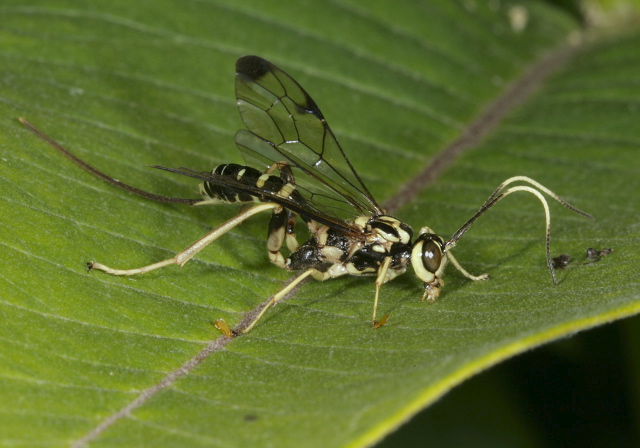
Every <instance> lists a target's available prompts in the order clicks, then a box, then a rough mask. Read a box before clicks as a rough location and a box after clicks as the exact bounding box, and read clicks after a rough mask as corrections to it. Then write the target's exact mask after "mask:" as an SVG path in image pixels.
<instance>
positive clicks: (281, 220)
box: [264, 161, 300, 268]
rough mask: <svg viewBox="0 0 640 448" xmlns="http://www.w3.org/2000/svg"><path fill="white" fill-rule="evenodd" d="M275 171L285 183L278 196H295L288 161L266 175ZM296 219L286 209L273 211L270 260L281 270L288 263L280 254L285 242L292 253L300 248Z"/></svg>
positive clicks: (268, 246) (268, 170) (268, 242)
mask: <svg viewBox="0 0 640 448" xmlns="http://www.w3.org/2000/svg"><path fill="white" fill-rule="evenodd" d="M275 170H278V171H280V177H281V178H282V180H283V181H284V182H285V184H284V186H283V187H282V190H280V191H279V192H278V194H280V195H282V196H285V197H288V196H290V195H292V194H294V191H295V177H294V176H293V172H292V171H291V167H290V165H289V163H288V162H286V161H282V162H277V163H274V164H272V165H271V166H270V167H269V168H267V170H266V171H265V172H264V173H265V174H271V173H273V172H274V171H275ZM296 218H297V216H296V214H295V213H293V212H291V211H290V210H286V209H285V208H280V209H275V210H274V211H273V215H272V216H271V220H270V221H269V234H268V236H267V250H268V251H269V260H271V262H272V263H274V264H275V265H277V266H280V267H281V268H284V267H285V263H286V262H285V259H284V256H283V255H282V253H280V249H281V248H282V245H283V244H284V242H285V241H286V243H287V248H288V249H289V251H291V252H295V251H296V250H297V249H298V247H299V246H300V245H299V243H298V240H297V238H296V234H295V225H296Z"/></svg>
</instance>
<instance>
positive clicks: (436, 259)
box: [411, 227, 447, 284]
mask: <svg viewBox="0 0 640 448" xmlns="http://www.w3.org/2000/svg"><path fill="white" fill-rule="evenodd" d="M444 244H445V243H444V239H443V238H442V237H441V236H438V235H436V234H435V233H433V231H432V230H431V229H430V228H428V227H423V228H422V230H420V234H419V235H418V238H417V239H416V241H415V242H414V243H413V248H412V249H411V265H412V266H413V270H414V271H415V273H416V275H417V276H418V278H419V279H420V280H422V281H423V282H425V284H426V283H433V282H437V281H438V279H439V278H440V277H441V276H442V272H443V271H444V267H445V265H446V264H447V254H446V253H445V251H444Z"/></svg>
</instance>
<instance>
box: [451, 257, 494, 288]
mask: <svg viewBox="0 0 640 448" xmlns="http://www.w3.org/2000/svg"><path fill="white" fill-rule="evenodd" d="M447 258H448V259H449V260H451V264H453V265H454V266H455V267H456V269H457V270H458V271H460V272H461V273H462V275H464V276H465V277H467V278H468V279H471V280H473V281H478V280H486V279H488V278H489V274H480V275H472V274H470V273H469V272H468V271H467V270H466V269H465V268H463V267H462V266H460V263H458V260H456V258H455V257H454V256H453V254H452V253H451V252H447Z"/></svg>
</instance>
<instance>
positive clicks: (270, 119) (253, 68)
mask: <svg viewBox="0 0 640 448" xmlns="http://www.w3.org/2000/svg"><path fill="white" fill-rule="evenodd" d="M236 97H237V101H238V109H239V110H240V115H241V117H242V120H243V121H244V124H245V126H246V127H247V130H244V129H243V130H240V131H238V132H237V133H236V144H237V145H238V147H239V148H240V150H241V151H242V153H243V155H244V157H245V159H246V162H247V163H248V164H249V165H252V166H254V167H256V168H259V169H261V170H264V169H266V168H268V167H269V166H271V165H272V164H273V163H276V162H282V161H286V162H287V163H288V164H290V165H291V167H292V171H293V173H294V176H295V181H296V185H298V186H299V188H300V191H301V193H302V194H303V195H305V198H306V200H308V201H309V202H310V203H312V204H314V206H316V207H318V208H319V209H322V210H323V211H324V212H325V213H327V214H329V215H332V216H340V217H345V216H348V217H353V215H354V214H372V215H379V214H382V213H383V212H382V210H381V208H380V207H379V206H378V204H377V203H376V201H375V200H374V199H373V197H372V196H371V194H370V193H369V191H368V190H367V188H366V187H365V185H364V183H363V182H362V180H361V179H360V176H358V174H357V173H356V172H355V170H354V169H353V167H352V166H351V163H350V162H349V160H348V159H347V157H346V156H345V154H344V152H343V151H342V148H341V147H340V145H339V144H338V141H337V140H336V138H335V135H334V134H333V132H332V131H331V129H330V128H329V126H328V125H327V123H326V121H325V119H324V116H323V115H322V112H321V111H320V109H319V108H318V106H317V105H316V103H315V102H314V101H313V99H312V98H311V97H310V96H309V95H308V94H307V92H305V90H304V89H303V88H302V87H301V86H300V85H299V84H298V83H297V82H296V81H295V80H294V79H293V78H291V77H290V76H289V75H287V74H286V73H285V72H284V71H282V70H280V69H279V68H278V67H276V66H275V65H273V64H271V63H270V62H268V61H266V60H264V59H262V58H259V57H257V56H245V57H242V58H240V59H238V62H237V63H236Z"/></svg>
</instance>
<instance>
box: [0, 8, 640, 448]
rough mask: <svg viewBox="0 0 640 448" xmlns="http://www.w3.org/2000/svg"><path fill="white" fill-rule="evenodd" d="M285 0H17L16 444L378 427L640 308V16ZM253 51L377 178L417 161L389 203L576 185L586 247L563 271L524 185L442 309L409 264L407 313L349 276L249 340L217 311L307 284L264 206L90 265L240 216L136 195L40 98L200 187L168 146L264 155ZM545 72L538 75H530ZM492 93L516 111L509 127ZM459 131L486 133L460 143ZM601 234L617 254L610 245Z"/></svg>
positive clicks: (444, 212) (12, 425) (160, 177)
mask: <svg viewBox="0 0 640 448" xmlns="http://www.w3.org/2000/svg"><path fill="white" fill-rule="evenodd" d="M265 3H266V2H257V1H249V0H246V1H234V2H230V1H229V2H226V1H212V2H188V1H187V2H169V1H166V0H165V1H156V2H153V4H144V3H142V2H139V3H133V2H124V1H109V2H92V3H91V5H88V4H86V2H80V1H78V0H66V1H64V0H54V1H47V2H44V1H40V2H38V1H28V2H25V1H20V2H19V1H14V0H6V1H4V2H3V5H2V6H1V7H0V24H1V25H0V43H1V45H0V61H1V64H2V67H3V70H2V76H1V77H0V110H1V111H2V114H1V117H3V118H2V119H1V120H0V126H1V128H0V152H1V154H0V179H1V182H2V193H3V194H2V199H1V200H0V216H1V218H0V223H1V224H2V229H3V231H2V237H1V238H0V242H1V244H2V251H0V263H1V267H2V269H1V271H0V297H1V298H2V300H1V302H0V304H1V305H0V310H1V311H0V312H1V313H2V325H1V326H0V328H1V330H0V331H1V332H0V356H2V362H0V413H1V415H2V418H0V441H1V443H2V444H3V445H5V446H16V445H21V446H44V445H46V446H82V445H83V444H84V443H85V442H86V443H87V444H89V443H90V444H91V446H105V447H106V446H154V447H162V446H225V447H228V446H256V447H258V446H279V447H287V446H301V444H303V445H304V446H308V447H314V446H322V447H337V446H352V447H359V446H367V445H371V444H373V443H375V442H376V441H378V440H380V439H381V438H382V437H383V436H384V435H386V434H388V433H389V432H390V431H392V430H393V429H395V428H396V427H398V426H399V425H400V424H402V423H403V422H404V421H405V420H407V419H408V418H410V417H411V416H412V415H414V414H415V413H416V412H418V411H419V410H420V409H422V408H424V407H425V406H427V405H429V404H430V403H432V402H434V401H435V400H436V399H437V398H439V397H441V396H442V395H444V394H445V393H446V392H448V391H449V390H450V389H451V388H452V387H454V386H455V385H457V384H459V383H460V382H462V381H464V380H465V379H467V378H469V377H470V376H472V375H474V374H476V373H478V372H480V371H482V370H483V369H486V368H488V367H489V366H491V365H493V364H495V363H497V362H499V361H501V360H504V359H506V358H508V357H510V356H513V355H515V354H517V353H521V352H523V351H525V350H528V349H530V348H531V347H534V346H537V345H540V344H543V343H545V342H547V341H551V340H554V339H557V338H561V337H565V336H567V335H571V334H573V333H575V332H577V331H580V330H583V329H586V328H590V327H593V326H596V325H600V324H603V323H605V322H609V321H612V320H616V319H619V318H621V317H624V316H628V315H632V314H636V313H637V312H638V310H639V308H640V305H639V303H640V297H639V294H638V287H637V285H638V273H637V266H638V258H639V257H638V250H637V249H638V234H639V228H638V218H637V213H638V210H639V209H640V197H639V195H638V191H640V181H639V179H640V176H639V174H640V173H639V172H640V169H639V168H640V163H639V162H640V156H638V153H637V147H638V145H639V144H640V127H639V126H638V117H639V112H638V110H639V108H640V85H639V84H638V82H637V73H638V72H639V71H640V53H638V51H637V48H638V46H639V44H640V35H639V34H638V33H637V32H636V33H627V34H625V35H621V36H616V37H613V36H609V37H607V38H604V37H599V38H594V39H592V40H591V41H586V42H588V43H585V41H581V42H579V43H576V44H574V45H575V46H574V47H571V46H569V45H570V44H569V43H568V42H577V41H578V38H579V37H580V36H582V33H583V31H582V30H581V29H580V28H579V24H578V21H577V19H576V18H575V16H574V15H573V14H572V13H569V12H567V10H564V9H562V8H558V9H556V8H555V7H554V6H553V3H552V2H550V3H546V2H534V1H531V2H527V3H526V6H523V5H522V4H520V3H519V2H508V1H504V2H473V1H462V0H461V1H459V2H452V1H441V2H423V3H422V4H417V3H416V2H411V1H407V2H394V3H393V4H392V3H391V2H384V1H368V2H361V1H355V0H351V1H343V2H339V3H328V2H288V1H287V2H278V3H277V4H273V5H271V4H268V5H266V4H265ZM273 3H275V2H273ZM244 54H259V55H261V56H263V57H265V58H267V59H269V60H271V61H272V62H274V63H276V64H278V65H279V66H281V67H282V68H283V69H285V70H286V71H287V72H288V73H290V74H291V75H292V76H294V77H295V78H296V79H297V80H298V81H299V82H300V83H301V84H302V85H303V86H304V87H305V88H306V90H307V91H308V92H309V93H310V94H311V95H312V96H313V98H314V99H315V100H316V102H317V103H318V104H319V106H320V107H321V108H322V110H323V112H324V115H325V116H326V117H327V119H328V121H329V123H330V124H331V125H332V128H333V130H334V131H335V132H336V134H337V136H338V138H339V140H340V142H341V143H342V145H343V146H344V148H345V150H346V151H347V153H348V155H349V157H350V159H351V162H352V163H353V165H354V166H355V167H356V168H357V169H358V171H359V173H360V174H361V176H362V178H363V180H364V181H365V182H366V183H367V185H368V186H369V188H370V190H371V192H372V193H373V194H374V196H375V197H377V198H379V199H380V200H381V201H384V200H390V199H393V198H397V197H396V196H395V193H396V192H397V191H399V190H402V189H403V188H404V187H407V186H408V185H414V183H412V181H413V180H415V179H416V178H417V179H419V181H418V182H417V184H415V185H418V188H419V190H418V191H416V192H415V193H418V195H417V197H415V198H413V199H411V200H410V201H409V202H407V203H399V202H398V203H393V202H392V203H391V204H390V206H391V207H392V208H393V209H394V214H395V215H397V216H398V217H399V218H401V219H403V220H404V221H406V222H407V223H409V224H411V225H412V226H413V227H414V230H416V231H417V230H418V229H419V228H420V227H421V226H423V225H428V226H430V227H432V228H434V229H435V230H436V231H438V232H440V233H441V234H442V235H444V236H445V237H448V236H449V235H451V234H452V233H453V232H454V231H455V230H456V229H457V228H458V227H459V226H460V225H462V224H463V223H464V222H465V221H466V220H467V219H468V218H469V217H471V216H472V215H473V213H474V212H475V211H476V210H477V208H478V207H479V206H480V205H481V204H482V202H483V201H484V200H485V199H486V198H487V197H488V195H489V194H490V193H491V192H492V191H493V189H494V188H495V187H496V186H497V185H498V184H499V183H500V182H502V181H503V180H504V179H506V178H508V177H511V176H513V175H526V176H530V177H532V178H534V179H536V180H538V181H540V182H541V183H543V184H544V185H546V186H547V187H549V188H551V189H552V190H554V191H555V192H557V193H558V194H560V195H561V196H563V197H564V198H565V199H567V200H569V202H571V203H572V204H574V205H575V206H577V207H579V208H581V209H583V210H585V211H587V212H590V213H592V214H593V215H594V216H595V218H596V219H595V221H588V220H586V219H584V218H582V217H580V216H578V215H575V214H573V213H571V212H570V211H568V210H566V209H564V208H562V207H561V206H559V205H557V204H551V211H552V243H551V244H552V251H553V255H558V254H560V253H565V254H569V255H571V256H572V257H573V259H574V261H573V263H572V264H570V265H569V266H568V267H567V268H566V269H565V270H562V271H558V277H559V285H558V286H557V287H554V286H553V285H552V284H551V280H550V278H549V274H548V271H547V268H546V265H545V259H544V217H543V212H542V209H541V207H540V204H539V202H537V201H536V200H535V198H534V197H533V196H531V195H525V194H521V193H519V194H516V195H513V196H510V197H509V198H507V199H505V200H504V201H503V202H501V203H500V205H499V206H497V207H495V208H494V209H492V210H491V212H490V213H488V214H487V215H485V216H483V217H482V218H481V219H480V220H479V221H478V223H477V224H475V225H474V227H473V228H472V229H471V230H470V231H469V232H468V234H466V235H465V236H464V238H463V239H462V240H461V241H460V243H459V245H458V247H456V250H455V253H456V256H457V258H458V260H460V262H461V263H462V264H463V265H464V266H465V267H466V268H467V269H468V270H469V271H471V272H473V273H481V272H488V273H489V274H490V275H491V277H492V278H491V280H488V281H484V282H471V281H469V280H468V279H466V278H464V277H463V276H462V275H461V274H459V273H458V272H457V271H456V270H455V269H451V268H449V270H448V271H447V274H446V276H445V282H446V286H445V288H444V289H443V292H442V294H441V296H440V298H439V299H438V301H437V302H436V303H434V304H432V305H428V304H425V303H421V302H419V301H418V299H419V297H420V295H421V290H420V289H421V286H420V283H419V282H418V281H417V280H416V279H415V277H414V276H413V275H412V274H411V273H407V275H404V276H402V277H400V278H398V279H396V280H394V281H393V282H390V283H389V284H386V285H385V286H384V287H383V289H382V297H381V305H380V312H381V314H389V315H390V319H389V322H388V324H387V325H386V326H384V327H382V328H380V329H378V330H373V329H371V325H370V322H369V318H370V313H371V306H372V301H373V291H374V286H373V280H372V279H371V278H357V277H349V278H341V279H336V280H332V281H328V282H324V283H319V282H307V283H305V284H304V285H303V286H302V287H301V288H299V289H298V290H297V291H296V292H295V294H294V295H293V296H292V297H290V298H289V299H288V300H287V301H286V302H285V303H282V304H280V305H278V306H277V307H276V308H274V309H272V310H270V311H269V312H268V313H267V314H266V316H265V318H264V319H263V320H262V321H261V322H260V323H259V324H258V326H257V327H256V328H255V329H254V330H253V331H252V332H251V333H249V334H247V335H243V336H241V337H237V338H234V339H233V340H231V341H228V340H226V339H225V338H222V337H221V336H220V334H219V332H218V331H217V330H216V329H215V328H214V326H213V325H212V322H213V321H214V320H216V319H219V318H224V319H225V320H226V321H227V322H229V323H231V324H232V325H234V324H236V323H238V322H240V321H241V320H242V319H243V318H244V317H245V315H246V314H247V313H249V312H252V311H254V310H255V309H256V308H257V307H258V306H259V304H261V303H262V302H263V301H265V300H266V299H268V298H269V297H270V296H271V295H272V294H274V293H276V292H277V291H278V290H279V289H280V288H282V287H283V285H284V284H285V282H286V281H288V280H289V279H290V278H291V274H290V273H287V272H285V271H282V270H279V269H277V268H276V267H275V266H272V265H270V264H269V262H268V258H267V256H266V250H265V234H266V222H267V219H266V217H263V218H262V219H260V218H259V217H258V218H255V219H252V220H250V221H249V222H247V223H245V224H243V225H242V226H240V227H237V228H235V229H233V230H232V231H231V232H229V233H228V234H227V235H225V236H224V237H223V238H221V239H220V240H219V241H217V242H216V243H215V244H213V245H211V246H210V247H208V248H207V249H206V250H205V251H203V252H202V253H200V254H199V255H198V256H197V257H196V259H195V260H193V261H191V262H189V263H187V264H186V265H185V266H184V268H182V269H178V268H176V267H169V268H166V269H162V270H158V271H154V272H151V273H148V274H146V275H143V276H137V277H130V278H119V277H112V276H108V275H105V274H102V273H100V272H92V273H87V272H86V269H85V263H86V262H87V261H90V260H96V261H100V262H104V263H105V264H108V265H113V266H115V267H122V268H126V267H138V266H142V265H146V264H150V263H153V262H156V261H159V260H162V259H165V258H169V257H172V256H173V255H174V254H175V253H176V252H178V251H180V250H182V249H183V248H185V247H186V246H187V245H189V244H190V243H191V242H193V241H195V240H196V239H198V238H199V237H201V236H202V235H203V234H205V233H206V232H207V231H208V230H210V229H211V228H212V227H215V226H216V225H218V224H219V223H221V222H223V221H225V220H226V219H229V218H231V217H232V216H234V214H235V213H237V209H236V208H234V207H218V208H210V207H202V208H189V207H186V206H180V205H167V204H160V203H153V202H149V201H145V200H143V199H142V198H139V197H136V196H133V195H131V194H128V193H126V192H124V191H122V190H119V189H117V188H115V187H112V186H110V185H107V184H105V183H103V182H101V181H99V180H98V179H96V178H95V177H93V176H91V175H89V174H88V173H86V172H84V171H82V170H80V169H79V168H78V167H77V166H75V165H73V164H71V163H69V162H68V161H67V160H65V159H64V158H63V157H61V156H60V154H58V153H56V152H55V151H54V150H53V149H51V148H50V147H49V146H47V145H46V144H45V143H44V142H42V141H41V140H39V139H37V138H36V137H35V136H34V135H33V134H31V133H29V132H28V131H27V130H26V129H25V128H24V127H22V126H21V125H20V123H19V122H18V120H17V118H18V117H26V118H27V119H29V120H30V121H31V122H32V123H34V124H36V125H37V126H38V127H39V128H41V129H43V130H44V131H46V132H47V133H48V134H50V135H51V136H52V137H53V138H55V139H56V140H57V141H59V142H61V143H62V144H64V145H65V146H66V147H67V148H68V149H70V150H71V151H72V152H74V153H75V154H76V155H78V156H80V157H81V158H83V159H84V160H86V161H87V162H89V163H90V164H92V165H94V166H96V167H97V168H98V169H100V170H102V171H104V172H106V173H108V174H110V175H112V176H114V177H116V178H118V179H120V180H122V181H124V182H126V183H129V184H131V185H134V186H136V187H138V188H141V189H144V190H147V191H151V192H154V193H157V194H164V195H169V196H176V197H196V194H197V190H196V183H195V182H192V180H191V179H188V178H181V177H176V176H171V175H168V174H167V173H163V172H158V171H156V170H151V169H149V168H147V167H146V166H145V165H156V164H157V165H164V166H187V167H191V168H194V169H199V170H208V169H211V168H212V167H213V166H215V165H217V164H219V163H223V162H241V158H240V155H239V153H238V151H237V150H236V149H235V148H234V146H235V145H234V143H233V134H234V132H235V130H236V129H238V128H239V127H240V126H241V122H240V119H239V117H238V113H237V111H236V108H235V100H234V94H233V66H234V61H235V59H237V58H238V57H239V56H241V55H244ZM536 67H537V68H538V69H540V71H539V72H536V71H535V70H536ZM545 69H550V70H548V71H551V72H552V73H551V77H549V78H546V76H547V73H546V71H545ZM532 73H533V74H534V75H537V77H538V79H537V80H536V76H533V77H532V78H533V81H532V84H527V85H522V84H518V81H519V80H523V79H527V76H531V74H532ZM536 81H540V83H541V85H540V88H539V90H538V91H537V92H536V93H534V94H533V95H530V94H529V92H528V91H526V90H523V91H520V92H519V91H517V90H516V91H514V90H513V87H512V86H514V85H518V86H522V87H523V89H524V88H525V87H527V86H531V85H535V83H536ZM520 94H521V95H520ZM504 98H507V99H508V100H509V99H510V100H513V99H516V100H518V101H519V102H520V103H522V104H521V105H520V106H519V107H517V108H513V109H512V107H513V104H512V102H510V101H506V102H499V101H498V100H499V99H504ZM496 101H498V106H497V109H491V107H490V104H492V103H494V102H496ZM486 110H497V111H499V112H502V111H504V112H505V113H506V114H505V116H504V117H502V116H501V117H502V119H501V121H500V122H499V123H496V125H498V126H497V127H496V128H495V129H494V128H492V127H490V126H489V125H488V124H487V122H489V121H490V120H486V114H484V112H485V111H486ZM474 126H475V127H474ZM470 129H473V130H479V131H480V132H481V133H482V132H486V138H485V139H483V140H482V141H476V140H474V139H473V137H474V136H473V135H471V136H469V130H470ZM459 139H462V140H463V141H467V142H471V144H470V150H468V151H466V152H464V153H463V154H462V155H461V156H460V157H458V158H453V157H451V156H452V154H454V153H455V151H454V149H455V148H457V147H458V146H456V145H453V143H454V142H456V141H458V140H459ZM465 139H467V140H465ZM468 139H470V140H468ZM452 148H453V149H452ZM442 159H445V161H446V162H447V163H449V165H448V168H446V169H445V170H443V169H442V168H438V167H435V168H433V171H427V173H431V174H436V175H437V176H436V180H435V181H432V182H426V181H425V179H427V177H426V175H425V171H424V170H425V169H426V168H427V167H429V166H432V165H430V164H431V163H432V162H433V161H434V160H442ZM402 197H403V198H407V197H409V196H407V195H404V196H402ZM300 233H301V234H300V235H299V237H300V238H301V239H304V238H305V236H304V235H303V234H302V232H300ZM589 247H594V248H597V249H603V248H608V247H611V248H614V249H615V252H613V253H612V254H610V255H609V256H607V257H605V258H603V259H601V260H600V261H598V262H596V263H587V260H585V259H584V254H585V251H586V249H587V248H589ZM36 428H37V429H36Z"/></svg>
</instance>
